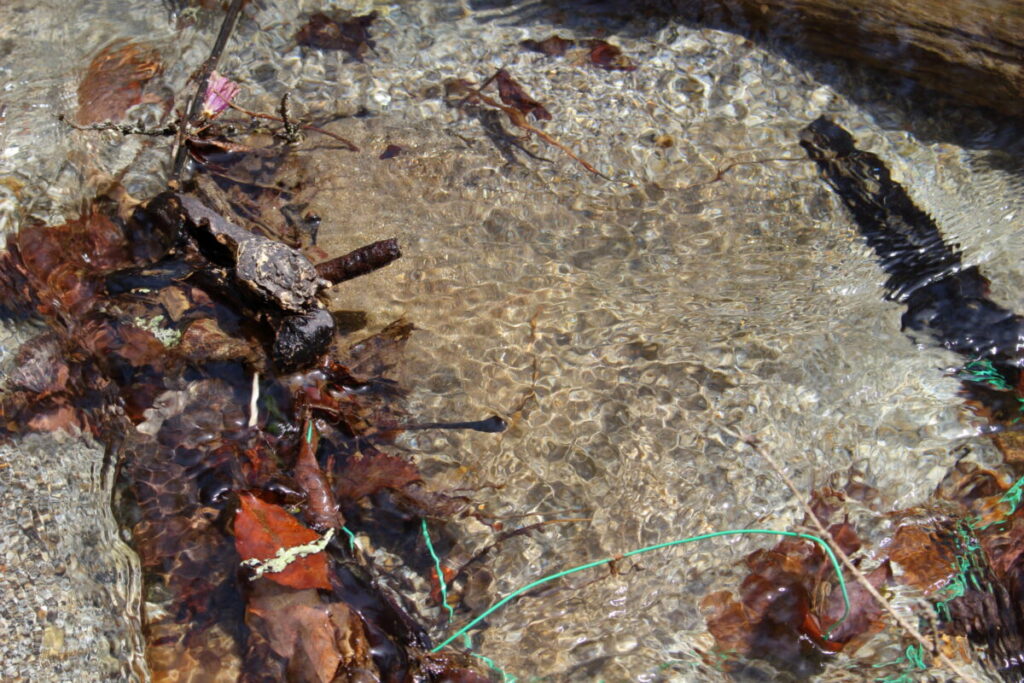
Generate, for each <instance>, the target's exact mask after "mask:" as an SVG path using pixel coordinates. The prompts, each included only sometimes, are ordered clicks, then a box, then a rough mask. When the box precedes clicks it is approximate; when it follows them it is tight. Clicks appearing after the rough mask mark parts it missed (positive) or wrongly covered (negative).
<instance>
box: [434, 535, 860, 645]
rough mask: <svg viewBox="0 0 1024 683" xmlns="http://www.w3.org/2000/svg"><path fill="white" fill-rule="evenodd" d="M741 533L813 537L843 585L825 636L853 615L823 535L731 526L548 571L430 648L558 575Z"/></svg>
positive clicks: (472, 625) (840, 578)
mask: <svg viewBox="0 0 1024 683" xmlns="http://www.w3.org/2000/svg"><path fill="white" fill-rule="evenodd" d="M738 534H768V535H770V536H789V537H792V538H802V539H804V540H808V541H814V542H815V543H817V544H818V545H820V546H821V547H822V549H823V550H824V551H825V553H826V554H827V555H828V559H829V561H830V562H831V563H832V569H833V570H835V573H836V576H837V577H838V579H839V588H840V590H841V591H842V594H843V616H842V617H841V618H840V619H839V621H837V622H836V623H834V624H832V625H831V626H829V627H828V629H826V631H825V637H826V638H828V637H829V634H830V633H832V631H833V630H834V629H835V628H836V627H837V626H839V624H841V623H843V622H844V621H846V618H847V617H848V616H850V596H849V594H848V593H847V591H846V580H845V579H843V572H842V570H841V569H840V568H839V560H838V559H836V555H835V553H834V552H832V548H830V547H829V545H828V543H826V542H825V541H824V540H822V539H821V538H819V537H817V536H812V535H811V534H801V533H797V532H795V531H774V530H772V529H732V530H729V531H715V532H712V533H709V534H701V535H699V536H691V537H690V538H682V539H679V540H676V541H667V542H665V543H658V544H656V545H649V546H647V547H645V548H638V549H636V550H630V551H629V552H628V553H623V554H622V555H618V556H616V557H606V558H605V559H603V560H596V561H594V562H588V563H586V564H581V565H579V566H578V567H573V568H572V569H566V570H563V571H560V572H557V573H555V574H549V575H548V576H545V577H543V578H540V579H537V580H536V581H534V582H532V583H529V584H527V585H525V586H523V587H522V588H519V589H517V590H515V591H513V592H511V593H509V594H508V595H506V596H505V597H503V598H502V599H501V600H499V601H498V602H496V603H494V604H493V605H491V606H490V607H488V608H487V609H486V610H484V611H483V612H482V613H480V614H479V615H477V616H476V617H474V618H473V619H471V620H470V621H469V623H468V624H466V625H465V626H463V627H462V628H460V629H459V630H458V631H456V632H455V633H453V634H452V635H450V636H449V637H448V638H446V639H445V640H444V642H442V643H441V644H440V645H438V646H437V647H435V648H434V649H433V650H431V652H440V651H441V650H442V649H444V648H445V647H447V646H448V645H449V644H450V643H451V642H452V641H454V640H455V639H456V638H458V637H459V636H461V635H462V634H464V633H466V632H468V631H469V630H470V629H471V628H473V627H474V626H476V625H477V624H479V623H480V622H481V621H483V620H484V619H486V618H487V617H488V616H489V615H491V614H493V613H494V612H496V611H497V610H499V609H501V608H502V607H504V606H505V605H506V604H507V603H509V602H510V601H512V600H514V599H515V598H517V597H519V596H520V595H522V594H523V593H526V592H528V591H531V590H533V589H534V588H536V587H537V586H541V585H543V584H545V583H548V582H550V581H554V580H556V579H560V578H562V577H563V576H568V575H569V574H575V573H576V572H582V571H585V570H587V569H593V568H594V567H600V566H601V565H603V564H611V563H612V562H615V561H617V560H621V559H624V558H626V557H633V556H634V555H640V554H643V553H649V552H651V551H654V550H661V549H662V548H670V547H672V546H676V545H683V544H685V543H695V542H697V541H705V540H707V539H709V538H718V537H719V536H736V535H738ZM438 577H439V578H438V580H439V581H441V582H442V585H443V582H444V579H443V578H440V574H439V575H438Z"/></svg>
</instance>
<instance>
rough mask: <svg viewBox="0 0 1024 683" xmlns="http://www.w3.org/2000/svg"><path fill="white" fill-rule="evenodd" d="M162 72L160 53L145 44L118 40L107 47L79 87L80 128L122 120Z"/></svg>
mask: <svg viewBox="0 0 1024 683" xmlns="http://www.w3.org/2000/svg"><path fill="white" fill-rule="evenodd" d="M162 69H163V64H162V63H161V61H160V54H159V53H158V52H157V51H156V49H155V48H153V47H150V46H148V45H145V44H144V43H133V42H130V41H126V40H116V41H114V42H113V43H110V44H109V45H107V46H106V47H105V48H103V49H102V50H101V51H100V53H99V54H98V55H96V57H95V58H94V59H93V60H92V63H90V64H89V68H88V70H87V71H86V74H85V78H83V79H82V82H81V83H80V84H79V85H78V113H77V115H76V117H75V118H76V120H77V121H78V123H79V125H82V126H87V125H89V124H90V123H99V122H101V121H120V120H121V119H122V118H123V117H124V113H125V112H126V111H127V110H128V108H129V107H132V106H134V105H136V104H138V103H139V102H141V101H142V92H143V89H144V88H145V86H146V83H147V82H149V80H150V79H151V78H153V77H154V76H156V75H157V74H158V73H160V71H161V70H162Z"/></svg>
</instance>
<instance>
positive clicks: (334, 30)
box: [295, 12, 377, 62]
mask: <svg viewBox="0 0 1024 683" xmlns="http://www.w3.org/2000/svg"><path fill="white" fill-rule="evenodd" d="M376 18H377V13H376V12H370V13H369V14H366V15H363V16H361V17H352V18H351V19H348V20H346V21H336V20H334V19H332V18H330V17H329V16H327V15H326V14H324V13H323V12H317V13H316V14H314V15H312V16H311V17H310V18H309V21H308V22H306V25H305V26H303V27H302V28H301V29H299V32H298V33H297V34H296V35H295V40H296V42H298V44H299V45H305V46H306V47H315V48H319V49H321V50H344V51H345V52H348V53H349V54H350V55H351V56H352V58H353V59H355V60H357V61H360V62H361V61H363V56H364V55H365V54H366V53H367V52H369V51H370V50H371V49H372V48H373V47H374V43H373V40H371V39H370V32H369V30H368V29H369V28H370V24H372V23H373V21H374V20H375V19H376Z"/></svg>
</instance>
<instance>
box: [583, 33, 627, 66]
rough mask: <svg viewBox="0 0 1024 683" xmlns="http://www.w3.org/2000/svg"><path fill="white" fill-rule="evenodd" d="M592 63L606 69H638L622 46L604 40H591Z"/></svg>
mask: <svg viewBox="0 0 1024 683" xmlns="http://www.w3.org/2000/svg"><path fill="white" fill-rule="evenodd" d="M590 63H591V64H593V65H594V66H596V67H597V68H599V69H604V70H605V71H636V65H635V64H633V62H632V61H631V60H630V59H629V57H627V56H626V55H624V54H622V49H621V48H619V47H618V46H616V45H612V44H611V43H607V42H605V41H603V40H592V41H590Z"/></svg>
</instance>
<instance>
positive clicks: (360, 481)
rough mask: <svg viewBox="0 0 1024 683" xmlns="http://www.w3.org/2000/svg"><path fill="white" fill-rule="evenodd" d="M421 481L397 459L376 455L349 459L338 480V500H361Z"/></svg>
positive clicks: (336, 486) (417, 474)
mask: <svg viewBox="0 0 1024 683" xmlns="http://www.w3.org/2000/svg"><path fill="white" fill-rule="evenodd" d="M420 479H421V477H420V473H419V470H417V469H416V466H415V465H413V464H412V463H410V462H406V461H405V460H403V459H402V458H399V457H398V456H396V455H388V454H386V453H375V454H373V455H364V456H363V457H361V458H356V457H350V458H348V459H347V460H346V461H345V463H344V465H342V467H341V470H340V471H339V472H338V474H337V476H336V477H335V486H334V490H335V493H336V494H337V496H338V498H341V499H345V500H359V499H360V498H362V497H364V496H370V495H373V494H374V493H377V492H378V491H381V490H383V489H396V490H397V489H402V488H405V486H406V485H407V484H411V483H413V482H416V481H419V480H420Z"/></svg>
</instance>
